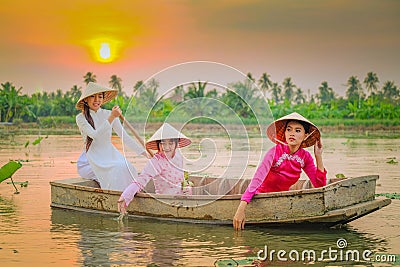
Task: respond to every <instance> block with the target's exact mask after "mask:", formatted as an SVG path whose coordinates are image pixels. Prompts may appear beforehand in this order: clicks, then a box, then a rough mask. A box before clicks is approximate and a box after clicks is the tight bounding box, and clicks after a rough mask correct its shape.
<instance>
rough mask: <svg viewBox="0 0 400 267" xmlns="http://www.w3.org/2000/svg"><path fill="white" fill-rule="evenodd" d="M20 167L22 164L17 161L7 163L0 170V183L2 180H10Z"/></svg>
mask: <svg viewBox="0 0 400 267" xmlns="http://www.w3.org/2000/svg"><path fill="white" fill-rule="evenodd" d="M21 167H22V164H21V163H20V162H18V161H13V160H10V161H9V162H8V163H6V164H5V165H3V166H2V167H1V168H0V183H1V182H3V181H4V180H6V179H8V178H11V176H12V175H13V174H14V173H15V172H16V171H17V170H18V169H19V168H21Z"/></svg>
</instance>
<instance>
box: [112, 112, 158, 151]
mask: <svg viewBox="0 0 400 267" xmlns="http://www.w3.org/2000/svg"><path fill="white" fill-rule="evenodd" d="M119 118H120V119H121V121H122V122H123V123H125V125H126V126H127V127H128V128H129V130H131V132H132V133H133V135H134V136H135V137H136V139H137V140H138V141H139V143H140V144H141V145H142V146H143V147H144V148H145V149H146V151H147V152H148V153H149V154H150V156H151V157H152V156H154V153H153V152H152V151H151V150H150V149H147V148H146V145H145V144H144V141H143V139H142V138H141V137H140V135H139V134H138V133H137V132H136V130H135V128H133V126H132V125H131V124H130V123H129V121H127V120H126V119H125V117H124V116H123V115H120V116H119Z"/></svg>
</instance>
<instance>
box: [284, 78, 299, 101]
mask: <svg viewBox="0 0 400 267" xmlns="http://www.w3.org/2000/svg"><path fill="white" fill-rule="evenodd" d="M282 85H283V89H284V90H285V91H284V94H285V98H286V99H287V100H288V101H289V102H290V103H291V102H292V99H293V94H294V89H295V88H296V85H294V83H293V82H292V78H290V77H288V78H285V80H283V83H282Z"/></svg>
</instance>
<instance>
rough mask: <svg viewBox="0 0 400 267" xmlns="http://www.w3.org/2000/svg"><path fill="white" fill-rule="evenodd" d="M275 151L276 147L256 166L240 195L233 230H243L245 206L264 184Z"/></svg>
mask: <svg viewBox="0 0 400 267" xmlns="http://www.w3.org/2000/svg"><path fill="white" fill-rule="evenodd" d="M275 151H276V146H274V147H273V148H271V149H270V150H268V152H267V154H266V155H265V157H264V159H263V161H262V162H261V164H260V166H258V168H257V171H256V172H255V174H254V176H253V179H251V182H250V184H249V186H248V187H247V189H246V191H245V192H244V194H243V195H242V198H241V201H240V204H239V206H238V208H237V210H236V213H235V216H234V217H233V228H234V229H235V230H241V229H244V225H245V222H246V207H247V204H248V203H249V202H250V201H251V199H252V198H253V196H254V195H255V193H256V191H257V189H258V188H259V187H260V185H261V184H262V183H263V182H264V179H265V177H266V176H267V174H268V172H269V170H270V169H271V166H272V162H273V159H274V156H275Z"/></svg>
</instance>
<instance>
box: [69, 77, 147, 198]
mask: <svg viewBox="0 0 400 267" xmlns="http://www.w3.org/2000/svg"><path fill="white" fill-rule="evenodd" d="M117 93H118V92H117V90H114V89H111V88H107V87H103V86H101V85H99V84H96V83H92V82H90V83H89V84H88V85H87V87H86V90H85V91H84V92H83V93H82V96H81V97H80V99H79V100H78V102H77V104H76V108H77V109H80V110H82V113H80V114H78V115H77V116H76V124H77V125H78V127H79V130H80V132H81V135H82V137H83V140H84V144H85V146H84V151H83V152H82V153H85V154H86V158H87V161H88V163H89V165H90V168H89V167H88V165H87V164H85V162H84V161H85V157H84V155H81V156H80V162H79V164H78V173H80V174H83V175H85V174H86V175H85V176H88V177H84V178H89V179H93V180H97V181H98V183H99V184H100V187H101V188H102V189H110V190H118V191H123V190H124V189H125V188H126V187H127V186H128V185H130V184H131V183H132V181H134V178H135V177H137V171H136V169H135V168H134V167H133V166H132V164H131V163H130V162H128V161H127V160H126V159H125V157H124V156H123V155H122V154H121V153H120V152H119V151H118V150H117V148H116V147H115V146H114V145H113V144H112V143H111V135H112V130H114V131H115V132H116V133H117V135H118V136H119V137H120V138H121V139H122V140H123V142H124V144H126V145H127V146H128V147H129V148H131V149H132V150H133V151H135V152H136V153H137V154H141V155H143V156H147V154H146V151H145V149H144V148H143V147H142V146H140V145H139V144H138V143H137V142H136V141H135V140H133V139H132V138H131V137H130V136H129V135H128V134H127V133H126V131H125V130H124V128H123V127H122V124H121V122H120V121H119V119H118V117H119V116H120V115H121V114H122V113H121V109H120V108H119V107H118V106H114V107H113V108H112V110H111V111H110V110H105V109H102V108H101V107H100V106H101V105H103V104H105V103H107V102H109V101H111V100H112V99H113V98H114V97H115V96H116V95H117Z"/></svg>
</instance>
